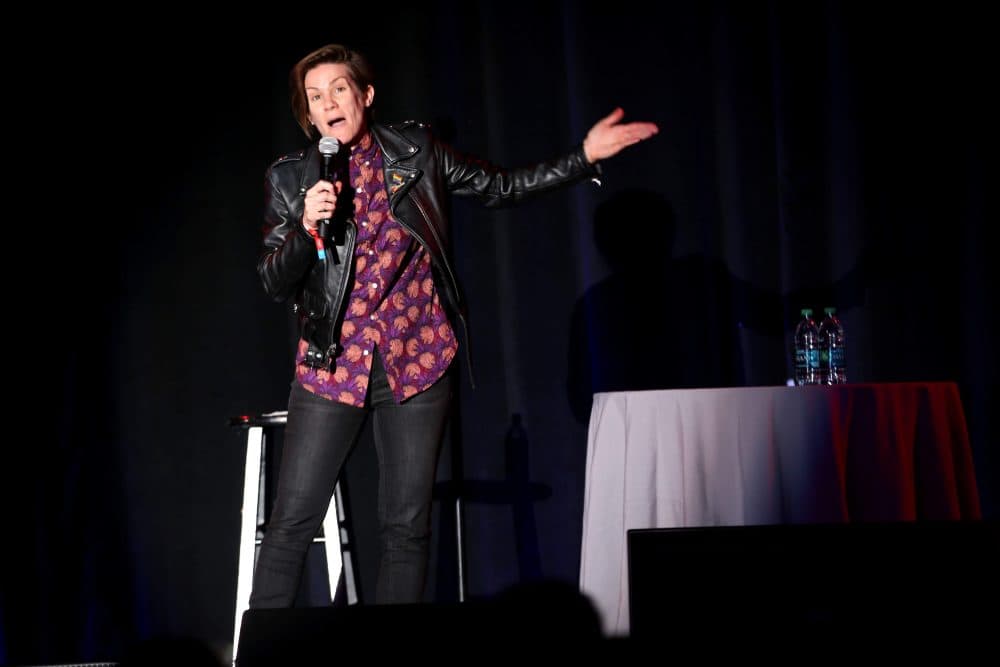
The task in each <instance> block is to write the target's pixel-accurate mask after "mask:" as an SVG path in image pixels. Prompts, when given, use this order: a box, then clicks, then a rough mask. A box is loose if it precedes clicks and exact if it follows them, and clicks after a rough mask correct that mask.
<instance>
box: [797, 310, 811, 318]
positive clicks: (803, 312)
mask: <svg viewBox="0 0 1000 667" xmlns="http://www.w3.org/2000/svg"><path fill="white" fill-rule="evenodd" d="M799 312H801V313H802V317H809V316H810V315H812V314H813V309H812V308H803V309H802V310H801V311H799Z"/></svg>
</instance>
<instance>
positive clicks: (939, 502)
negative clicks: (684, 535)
mask: <svg viewBox="0 0 1000 667" xmlns="http://www.w3.org/2000/svg"><path fill="white" fill-rule="evenodd" d="M979 518H981V510H980V506H979V496H978V491H977V488H976V481H975V473H974V469H973V463H972V454H971V448H970V446H969V436H968V431H967V428H966V423H965V415H964V411H963V409H962V403H961V399H960V396H959V393H958V387H957V386H956V385H955V383H953V382H905V383H872V384H849V385H837V386H807V387H785V386H777V387H733V388H713V389H678V390H662V391H635V392H627V391H626V392H604V393H597V394H595V395H594V402H593V407H592V409H591V416H590V426H589V433H588V443H587V469H586V487H585V491H584V511H583V540H582V551H581V559H580V589H581V591H582V592H583V593H585V594H586V595H588V596H589V597H590V598H591V600H592V601H593V602H594V604H595V606H596V607H597V609H598V612H599V613H600V615H601V617H602V620H603V623H604V630H605V632H606V633H608V634H610V635H627V634H628V630H629V617H628V609H629V600H628V572H627V566H626V565H627V553H626V549H627V543H626V532H627V531H628V530H630V529H633V528H672V527H696V526H739V525H769V524H782V523H835V522H847V521H908V520H917V519H934V520H950V519H979Z"/></svg>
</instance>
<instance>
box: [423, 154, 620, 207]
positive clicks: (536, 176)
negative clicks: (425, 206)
mask: <svg viewBox="0 0 1000 667" xmlns="http://www.w3.org/2000/svg"><path fill="white" fill-rule="evenodd" d="M434 150H435V152H436V157H437V159H438V161H439V164H441V165H442V169H443V171H444V175H445V179H446V181H447V183H448V189H449V190H450V191H451V192H452V193H454V194H456V195H462V196H473V197H477V198H478V199H479V200H480V201H481V202H482V203H483V204H484V205H485V206H488V207H500V206H507V205H510V204H516V203H518V202H520V201H523V200H524V199H526V198H528V197H531V196H534V195H538V194H542V193H544V192H549V191H551V190H555V189H557V188H561V187H564V186H567V185H571V184H573V183H579V182H580V181H583V180H586V179H593V180H595V181H596V182H598V183H599V181H597V178H598V176H600V173H601V171H600V166H599V165H598V164H596V163H595V164H591V163H589V162H587V158H586V157H585V156H584V153H583V144H581V145H580V146H579V147H577V148H576V150H574V151H572V152H570V153H567V154H565V155H562V156H560V157H558V158H555V159H552V160H548V161H545V162H539V163H537V164H534V165H531V166H527V167H519V168H516V169H506V168H504V167H499V166H497V165H494V164H492V163H490V162H487V161H485V160H481V159H479V158H475V157H472V156H468V155H463V154H462V153H459V152H458V151H456V150H454V149H453V148H452V147H450V146H448V145H447V144H444V143H441V142H435V143H434Z"/></svg>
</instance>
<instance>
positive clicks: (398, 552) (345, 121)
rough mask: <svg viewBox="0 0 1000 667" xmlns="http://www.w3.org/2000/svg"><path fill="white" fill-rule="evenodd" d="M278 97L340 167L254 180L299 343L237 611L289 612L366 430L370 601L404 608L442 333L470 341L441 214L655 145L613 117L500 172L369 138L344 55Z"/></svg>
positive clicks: (426, 510) (415, 570) (439, 423)
mask: <svg viewBox="0 0 1000 667" xmlns="http://www.w3.org/2000/svg"><path fill="white" fill-rule="evenodd" d="M291 90H292V100H291V101H292V109H293V111H294V113H295V117H296V120H297V121H298V123H299V125H300V126H301V127H302V129H303V131H304V132H305V133H306V135H307V136H309V138H310V139H311V140H313V139H320V138H324V139H326V141H324V142H323V143H324V145H327V144H329V145H331V146H332V147H333V149H336V159H337V160H338V161H339V166H338V167H337V174H338V176H337V177H336V178H324V177H323V176H324V174H322V173H321V170H322V168H323V164H324V162H323V159H322V157H321V155H320V152H319V146H318V144H317V143H313V144H311V145H310V146H309V147H308V148H306V149H304V150H302V151H299V152H297V153H294V154H291V155H286V156H284V157H282V158H280V159H278V160H277V161H276V162H275V163H274V164H272V165H271V167H270V168H269V169H268V172H267V178H266V191H267V197H266V207H265V229H264V241H263V251H262V253H261V256H260V259H259V261H258V267H257V268H258V272H259V273H260V276H261V280H262V281H263V284H264V288H265V290H266V291H267V293H268V294H269V295H271V296H272V297H273V298H275V299H276V300H279V301H282V300H285V299H288V298H290V297H294V299H295V310H296V312H297V313H298V316H299V323H300V332H301V339H300V341H299V345H298V353H297V355H296V359H295V379H294V380H293V382H292V388H291V393H290V396H289V400H288V421H287V425H286V427H285V436H284V444H283V454H282V462H281V470H280V472H279V475H278V490H277V498H276V501H275V506H274V509H273V511H272V515H271V519H270V522H269V524H268V530H267V532H266V533H265V535H264V539H263V542H262V544H261V547H260V553H259V556H258V560H257V565H256V570H255V573H254V582H253V592H252V594H251V598H250V607H251V608H261V607H287V606H291V605H292V603H293V602H294V599H295V595H296V592H297V591H298V586H299V579H300V576H301V572H302V567H303V563H304V559H305V554H306V550H307V548H308V546H309V544H310V542H311V541H312V538H313V537H314V536H315V534H316V532H317V531H318V530H319V526H320V524H321V522H322V519H323V516H324V515H325V513H326V508H327V506H328V505H329V502H330V496H331V494H332V493H333V488H334V485H335V483H336V480H337V477H338V475H339V474H340V470H341V467H342V466H343V464H344V461H345V460H346V458H347V455H348V453H349V452H350V450H351V447H352V446H353V445H354V442H355V441H356V439H357V436H358V434H359V432H360V429H361V427H362V425H363V424H364V420H365V419H366V417H367V415H368V414H371V415H372V418H373V420H374V421H373V425H374V436H375V448H376V453H377V456H378V461H379V489H378V521H379V536H380V542H381V550H382V554H381V562H380V564H379V570H378V578H377V583H376V594H375V601H376V603H378V604H386V603H409V602H418V601H420V599H421V598H422V595H423V588H424V579H425V574H426V570H427V557H428V544H429V537H430V508H431V490H432V486H433V483H434V478H435V473H436V469H437V458H438V452H439V446H440V442H441V437H442V434H443V431H444V425H445V418H446V416H447V414H448V408H449V403H450V399H451V382H452V380H451V376H450V374H449V372H448V371H449V368H450V367H451V362H452V360H453V359H454V356H455V354H456V352H457V350H458V347H459V341H458V337H457V336H456V328H458V329H459V330H460V332H461V334H462V335H463V337H465V336H467V333H468V332H467V327H466V322H465V317H464V304H463V303H462V301H461V298H460V291H459V287H458V284H457V282H456V280H455V272H454V270H453V269H452V266H451V263H450V261H449V259H448V257H447V254H446V249H447V248H448V231H449V227H448V220H447V216H446V213H445V211H446V210H447V206H446V199H447V197H448V196H450V195H451V194H459V195H472V196H475V197H478V198H479V199H480V200H481V201H483V203H484V204H485V205H487V206H490V205H500V204H509V203H513V202H517V201H520V200H522V199H524V198H526V197H528V196H531V195H534V194H538V193H541V192H545V191H548V190H552V189H554V188H557V187H561V186H565V185H570V184H573V183H578V182H580V181H582V180H586V179H588V178H594V177H596V176H597V174H598V173H599V170H598V166H597V161H598V160H602V159H605V158H608V157H611V156H612V155H614V154H616V153H618V152H619V151H620V150H621V149H622V148H624V147H625V146H628V145H630V144H634V143H637V142H639V141H642V140H644V139H647V138H649V137H651V136H653V135H654V134H656V133H657V131H658V130H657V128H656V126H655V125H653V124H651V123H628V124H620V123H619V121H620V120H621V118H622V115H623V114H622V111H621V110H620V109H616V110H615V111H614V112H612V113H611V115H609V116H608V117H607V118H604V119H603V120H601V121H600V122H598V123H597V124H596V125H594V127H593V128H591V130H590V132H588V134H587V137H586V138H585V139H584V141H583V144H582V146H580V147H579V148H578V149H577V150H575V151H573V152H572V153H569V154H567V155H564V156H562V157H560V158H558V159H556V160H551V161H548V162H546V163H544V164H538V165H535V166H532V167H526V168H522V169H516V170H505V169H501V168H498V167H495V166H493V165H490V164H488V163H485V162H483V161H480V160H476V159H473V158H468V157H465V156H462V155H460V154H458V153H456V152H455V151H454V150H452V149H451V148H450V147H449V146H447V145H445V144H443V143H441V142H439V141H437V140H435V138H434V137H433V135H432V134H431V133H430V131H429V130H428V129H427V128H426V127H425V126H423V125H421V124H419V123H413V122H407V123H403V124H399V125H391V126H387V125H381V124H378V123H375V122H373V120H372V115H371V108H372V103H373V101H374V99H375V88H374V86H373V81H372V75H371V69H370V67H369V66H368V63H367V62H366V60H365V59H364V57H363V56H362V55H360V54H359V53H357V52H356V51H352V50H351V49H349V48H347V47H344V46H341V45H336V44H333V45H328V46H324V47H322V48H320V49H318V50H316V51H314V52H312V53H310V54H308V55H307V56H305V57H304V58H303V59H302V60H301V61H299V63H298V64H296V65H295V67H294V68H293V69H292V72H291ZM329 139H335V140H336V142H330V141H329ZM327 221H331V223H332V224H329V225H328V224H326V223H327ZM328 227H329V230H327V228H328Z"/></svg>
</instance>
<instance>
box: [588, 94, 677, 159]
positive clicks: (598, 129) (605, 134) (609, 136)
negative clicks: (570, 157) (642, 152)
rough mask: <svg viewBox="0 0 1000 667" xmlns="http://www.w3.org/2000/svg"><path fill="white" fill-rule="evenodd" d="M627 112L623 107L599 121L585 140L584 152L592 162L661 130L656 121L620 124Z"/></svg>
mask: <svg viewBox="0 0 1000 667" xmlns="http://www.w3.org/2000/svg"><path fill="white" fill-rule="evenodd" d="M624 115H625V112H624V111H623V110H622V108H621V107H618V108H616V109H615V110H614V111H612V112H611V113H610V114H608V115H607V116H605V117H604V118H602V119H601V120H599V121H597V124H596V125H594V127H592V128H590V132H588V133H587V138H586V139H584V140H583V153H584V155H586V156H587V161H588V162H590V163H594V162H597V161H598V160H603V159H605V158H609V157H611V156H612V155H615V154H616V153H618V152H619V151H621V150H622V149H623V148H625V147H626V146H631V145H632V144H637V143H639V142H640V141H643V140H645V139H649V138H650V137H651V136H653V135H654V134H656V133H657V132H659V131H660V128H658V127H656V124H655V123H625V124H622V125H619V124H618V121H620V120H621V119H622V117H623V116H624Z"/></svg>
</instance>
